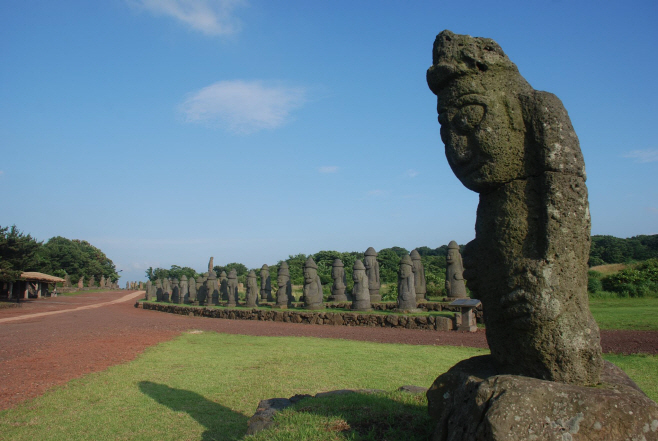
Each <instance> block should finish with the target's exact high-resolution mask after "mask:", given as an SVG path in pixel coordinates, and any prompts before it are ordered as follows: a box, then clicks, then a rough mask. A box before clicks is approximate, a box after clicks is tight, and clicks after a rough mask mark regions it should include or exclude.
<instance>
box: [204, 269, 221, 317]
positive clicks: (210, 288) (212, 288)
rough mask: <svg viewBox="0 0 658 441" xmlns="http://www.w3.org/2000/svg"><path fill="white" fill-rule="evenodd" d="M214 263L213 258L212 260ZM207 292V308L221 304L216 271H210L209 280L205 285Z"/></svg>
mask: <svg viewBox="0 0 658 441" xmlns="http://www.w3.org/2000/svg"><path fill="white" fill-rule="evenodd" d="M211 263H212V258H211ZM204 286H205V288H206V289H205V291H206V306H209V307H210V306H214V305H218V304H219V285H218V284H217V274H215V271H213V270H210V271H208V279H206V282H205V283H204Z"/></svg>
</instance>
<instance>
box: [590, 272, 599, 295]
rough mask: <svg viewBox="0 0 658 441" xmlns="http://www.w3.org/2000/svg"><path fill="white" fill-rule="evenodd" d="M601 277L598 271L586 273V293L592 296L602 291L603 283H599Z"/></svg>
mask: <svg viewBox="0 0 658 441" xmlns="http://www.w3.org/2000/svg"><path fill="white" fill-rule="evenodd" d="M602 276H603V275H602V274H601V273H600V272H598V271H588V272H587V292H589V293H592V294H593V293H597V292H599V291H601V290H603V283H602V282H601V277H602Z"/></svg>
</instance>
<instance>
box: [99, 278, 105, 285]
mask: <svg viewBox="0 0 658 441" xmlns="http://www.w3.org/2000/svg"><path fill="white" fill-rule="evenodd" d="M98 287H99V288H105V276H101V281H100V282H99V283H98Z"/></svg>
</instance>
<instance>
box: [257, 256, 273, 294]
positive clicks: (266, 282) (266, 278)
mask: <svg viewBox="0 0 658 441" xmlns="http://www.w3.org/2000/svg"><path fill="white" fill-rule="evenodd" d="M260 299H261V300H262V301H264V302H272V301H274V299H273V298H272V279H271V278H270V268H269V267H268V266H267V265H263V266H262V267H261V269H260Z"/></svg>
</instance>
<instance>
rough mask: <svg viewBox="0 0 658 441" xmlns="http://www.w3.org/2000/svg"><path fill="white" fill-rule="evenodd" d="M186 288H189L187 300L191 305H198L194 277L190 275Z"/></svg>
mask: <svg viewBox="0 0 658 441" xmlns="http://www.w3.org/2000/svg"><path fill="white" fill-rule="evenodd" d="M187 289H188V290H189V293H190V295H189V296H188V299H189V300H188V301H189V303H190V304H192V305H198V304H199V301H198V299H197V291H196V280H195V279H194V277H190V280H188V282H187Z"/></svg>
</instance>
